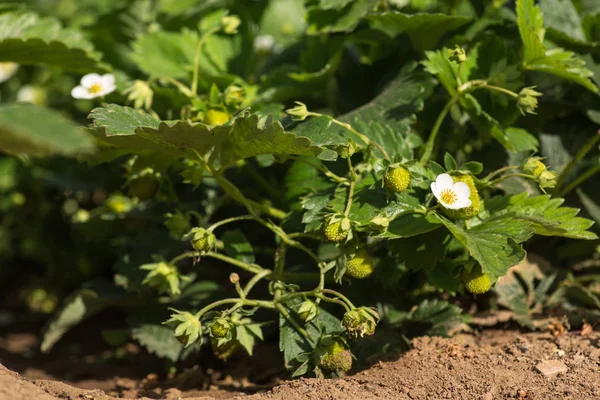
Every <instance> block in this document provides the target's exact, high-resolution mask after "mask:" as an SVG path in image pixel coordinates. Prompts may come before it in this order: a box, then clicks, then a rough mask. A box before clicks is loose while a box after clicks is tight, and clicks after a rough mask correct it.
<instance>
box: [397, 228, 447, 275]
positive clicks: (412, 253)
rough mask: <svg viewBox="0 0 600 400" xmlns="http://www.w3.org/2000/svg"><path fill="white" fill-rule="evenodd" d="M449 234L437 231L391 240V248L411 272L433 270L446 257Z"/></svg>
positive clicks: (442, 230) (441, 230)
mask: <svg viewBox="0 0 600 400" xmlns="http://www.w3.org/2000/svg"><path fill="white" fill-rule="evenodd" d="M447 238H448V232H446V231H445V230H444V229H437V230H434V231H432V232H428V233H425V234H422V235H419V236H413V237H409V238H405V239H398V240H391V241H390V242H389V248H390V250H391V252H392V253H393V254H394V255H395V256H396V257H397V259H398V261H399V262H401V263H404V264H405V265H406V267H407V268H408V269H411V270H420V269H425V270H431V269H433V268H434V267H435V266H436V264H437V263H438V261H440V260H443V259H444V257H445V256H446V244H445V242H446V240H447Z"/></svg>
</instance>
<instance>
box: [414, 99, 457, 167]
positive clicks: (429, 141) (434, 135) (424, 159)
mask: <svg viewBox="0 0 600 400" xmlns="http://www.w3.org/2000/svg"><path fill="white" fill-rule="evenodd" d="M459 99H460V95H459V94H457V95H455V96H454V97H452V98H451V99H450V100H449V101H448V103H446V105H445V106H444V108H443V109H442V111H441V112H440V114H439V115H438V117H437V119H436V120H435V124H434V125H433V129H431V133H430V134H429V138H428V139H427V143H426V144H425V151H424V152H423V155H422V156H421V160H420V163H421V165H425V164H427V162H428V161H429V158H431V154H432V153H433V147H434V146H435V139H436V138H437V135H438V132H439V130H440V128H441V126H442V122H444V119H445V118H446V115H447V114H448V112H449V111H450V109H451V108H452V106H453V105H454V104H456V102H457V101H458V100H459Z"/></svg>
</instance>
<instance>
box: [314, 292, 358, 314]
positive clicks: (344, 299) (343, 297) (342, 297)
mask: <svg viewBox="0 0 600 400" xmlns="http://www.w3.org/2000/svg"><path fill="white" fill-rule="evenodd" d="M322 292H323V293H329V294H332V295H334V296H336V297H339V298H340V299H342V300H343V301H344V302H345V303H346V304H348V305H349V306H350V308H351V309H353V308H356V307H354V304H352V302H351V301H350V300H348V298H347V297H346V296H344V295H343V294H341V293H340V292H337V291H335V290H332V289H323V290H322Z"/></svg>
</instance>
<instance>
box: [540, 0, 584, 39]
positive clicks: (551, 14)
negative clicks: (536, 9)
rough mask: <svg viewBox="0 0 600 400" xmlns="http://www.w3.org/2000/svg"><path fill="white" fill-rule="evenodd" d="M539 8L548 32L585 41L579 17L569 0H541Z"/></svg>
mask: <svg viewBox="0 0 600 400" xmlns="http://www.w3.org/2000/svg"><path fill="white" fill-rule="evenodd" d="M540 9H541V11H542V13H543V15H544V25H545V26H546V27H547V28H548V34H550V35H552V36H558V37H559V38H560V37H563V36H564V37H566V38H568V39H570V40H572V41H574V42H579V43H585V42H586V41H587V40H586V37H585V33H584V32H583V28H582V22H581V18H580V17H579V13H578V12H577V9H576V8H575V6H574V5H573V2H572V1H571V0H541V1H540Z"/></svg>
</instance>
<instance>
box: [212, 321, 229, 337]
mask: <svg viewBox="0 0 600 400" xmlns="http://www.w3.org/2000/svg"><path fill="white" fill-rule="evenodd" d="M232 327H233V325H232V324H231V322H229V321H228V320H227V319H225V318H217V319H215V320H214V321H213V322H212V323H211V324H210V327H209V328H208V330H209V332H210V336H211V337H213V338H216V339H223V338H224V337H227V335H228V334H229V332H230V331H231V328H232Z"/></svg>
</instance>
